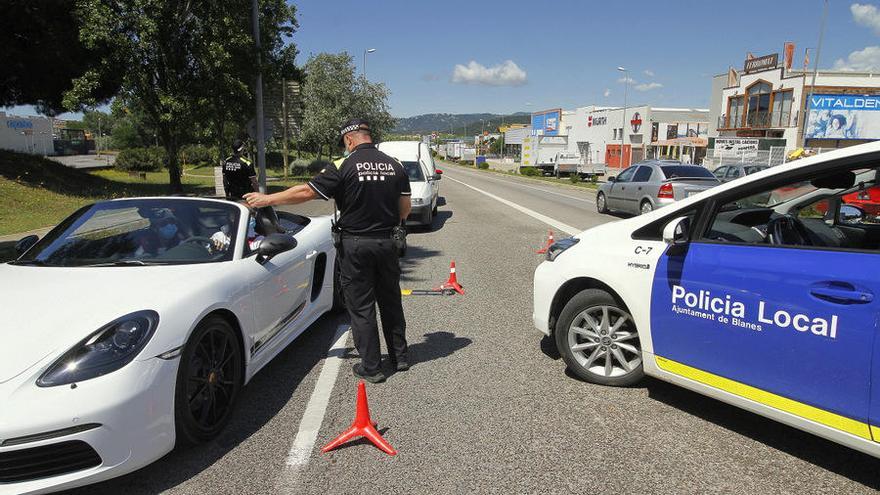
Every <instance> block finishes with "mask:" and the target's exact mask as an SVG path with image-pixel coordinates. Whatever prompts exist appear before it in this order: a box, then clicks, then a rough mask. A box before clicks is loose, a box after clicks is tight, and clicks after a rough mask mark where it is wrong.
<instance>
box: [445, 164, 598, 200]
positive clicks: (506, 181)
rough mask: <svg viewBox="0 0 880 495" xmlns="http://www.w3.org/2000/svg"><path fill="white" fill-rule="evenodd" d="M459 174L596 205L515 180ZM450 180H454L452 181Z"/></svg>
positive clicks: (474, 173) (466, 173) (470, 173)
mask: <svg viewBox="0 0 880 495" xmlns="http://www.w3.org/2000/svg"><path fill="white" fill-rule="evenodd" d="M459 172H462V173H463V174H465V175H472V176H475V177H481V178H485V179H489V180H494V181H497V182H503V183H505V184H510V185H513V186H520V187H527V188H529V189H534V190H536V191H541V192H544V193H547V194H552V195H554V196H562V197H563V198H568V199H573V200H575V201H583V202H584V203H589V204H591V205H594V204H596V202H595V201H590V200H589V199H584V198H578V197H577V196H569V195H568V194H562V193H558V192H554V191H548V190H546V189H543V188H541V187H535V186H529V185H526V184H522V183H520V182H519V181H516V180H505V179H500V178H498V177H490V176H489V175H488V174H486V175H477V174H478V172H473V173H472V172H463V171H460V170H459ZM450 178H451V177H450ZM452 180H455V179H452Z"/></svg>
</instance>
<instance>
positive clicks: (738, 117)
mask: <svg viewBox="0 0 880 495" xmlns="http://www.w3.org/2000/svg"><path fill="white" fill-rule="evenodd" d="M742 108H743V97H742V96H735V97H731V98H730V109H729V110H728V111H727V117H728V119H727V127H728V128H730V129H736V128H738V127H742V113H743V112H742Z"/></svg>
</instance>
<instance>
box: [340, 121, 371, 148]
mask: <svg viewBox="0 0 880 495" xmlns="http://www.w3.org/2000/svg"><path fill="white" fill-rule="evenodd" d="M354 131H367V132H370V123H369V122H367V121H366V120H364V119H351V120H349V121H348V122H346V123H344V124H342V127H340V128H339V142H340V143H342V142H343V141H342V137H343V136H345V135H346V134H348V133H349V132H354Z"/></svg>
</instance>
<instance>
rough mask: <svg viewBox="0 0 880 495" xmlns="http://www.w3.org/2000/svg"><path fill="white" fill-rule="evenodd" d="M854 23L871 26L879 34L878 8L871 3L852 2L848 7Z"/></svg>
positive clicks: (879, 11)
mask: <svg viewBox="0 0 880 495" xmlns="http://www.w3.org/2000/svg"><path fill="white" fill-rule="evenodd" d="M849 10H850V12H852V16H853V20H854V21H856V24H861V25H862V26H865V27H868V28H871V29H873V30H874V32H875V33H876V34H878V35H880V10H878V9H877V7H875V6H873V5H868V4H860V3H854V4H852V5H850V7H849Z"/></svg>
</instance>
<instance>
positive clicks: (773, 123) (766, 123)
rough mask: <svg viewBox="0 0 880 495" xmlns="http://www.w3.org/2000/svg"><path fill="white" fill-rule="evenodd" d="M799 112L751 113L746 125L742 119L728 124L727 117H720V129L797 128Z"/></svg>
mask: <svg viewBox="0 0 880 495" xmlns="http://www.w3.org/2000/svg"><path fill="white" fill-rule="evenodd" d="M797 117H798V116H797V112H785V113H780V112H775V113H773V112H751V113H749V114H748V115H746V122H745V125H743V124H742V121H741V119H742V117H741V116H737V119H736V120H737V121H736V122H728V121H727V115H722V116H720V117H718V128H719V129H779V128H783V127H796V126H797V125H798V119H797Z"/></svg>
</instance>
